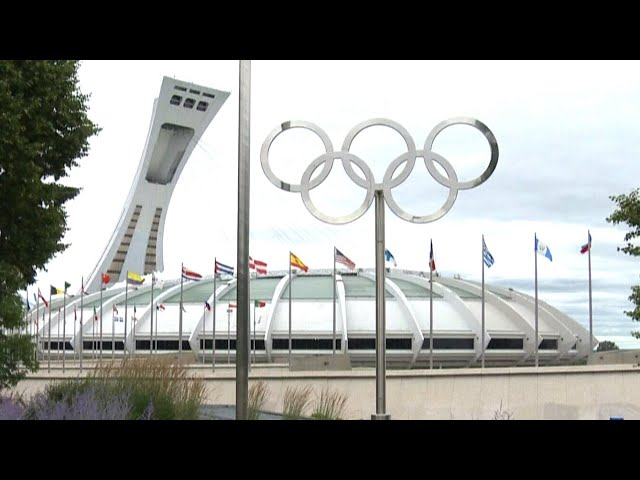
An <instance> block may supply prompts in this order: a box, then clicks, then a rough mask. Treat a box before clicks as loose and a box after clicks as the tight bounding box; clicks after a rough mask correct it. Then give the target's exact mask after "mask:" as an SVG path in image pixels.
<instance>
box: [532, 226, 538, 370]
mask: <svg viewBox="0 0 640 480" xmlns="http://www.w3.org/2000/svg"><path fill="white" fill-rule="evenodd" d="M533 239H534V245H535V248H534V250H533V257H534V259H535V260H534V265H535V267H534V270H535V290H536V306H535V337H534V340H533V343H534V344H535V349H536V350H535V352H536V367H538V237H537V234H535V233H534V234H533Z"/></svg>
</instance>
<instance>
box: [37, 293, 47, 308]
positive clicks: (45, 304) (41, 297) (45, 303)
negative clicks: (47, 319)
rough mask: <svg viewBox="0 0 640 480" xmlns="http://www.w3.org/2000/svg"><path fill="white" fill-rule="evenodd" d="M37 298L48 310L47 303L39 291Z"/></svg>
mask: <svg viewBox="0 0 640 480" xmlns="http://www.w3.org/2000/svg"><path fill="white" fill-rule="evenodd" d="M38 297H40V300H42V302H43V303H44V306H45V307H47V308H49V302H47V301H46V300H45V299H44V297H43V296H42V292H40V289H38Z"/></svg>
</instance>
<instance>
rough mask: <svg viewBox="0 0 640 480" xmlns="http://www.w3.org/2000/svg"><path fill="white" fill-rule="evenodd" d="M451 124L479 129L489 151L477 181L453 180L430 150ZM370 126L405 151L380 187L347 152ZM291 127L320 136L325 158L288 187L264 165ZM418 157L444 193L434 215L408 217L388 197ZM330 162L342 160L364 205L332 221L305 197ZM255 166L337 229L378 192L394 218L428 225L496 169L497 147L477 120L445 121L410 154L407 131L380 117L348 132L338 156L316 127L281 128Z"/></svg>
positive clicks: (445, 163) (451, 171) (356, 215)
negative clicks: (392, 136) (391, 135)
mask: <svg viewBox="0 0 640 480" xmlns="http://www.w3.org/2000/svg"><path fill="white" fill-rule="evenodd" d="M457 124H462V125H470V126H472V127H474V128H476V129H477V130H479V131H480V132H481V133H482V134H483V135H484V136H485V138H486V139H487V141H488V142H489V147H490V148H491V158H490V160H489V166H488V167H487V168H486V170H485V171H484V172H482V174H480V176H478V177H476V178H474V179H473V180H468V181H465V182H460V181H458V175H457V174H456V171H455V170H454V169H453V167H452V166H451V164H450V163H449V161H448V160H447V159H445V158H444V157H443V156H441V155H439V154H437V153H435V152H433V151H432V150H431V149H432V147H433V142H434V141H435V139H436V137H437V136H438V135H439V134H440V133H441V132H442V131H443V130H444V129H445V128H447V127H450V126H451V125H457ZM373 126H386V127H389V128H392V129H393V130H395V131H396V132H398V133H399V134H400V135H401V136H402V138H403V139H404V142H405V144H406V145H407V151H406V152H405V153H403V154H402V155H400V156H399V157H398V158H396V159H395V160H393V161H392V162H391V164H390V165H389V167H388V168H387V171H386V172H385V174H384V178H383V180H382V183H376V181H375V178H374V176H373V172H372V171H371V169H370V168H369V166H368V165H367V164H366V163H365V162H364V161H363V160H362V159H361V158H359V157H357V156H356V155H353V154H352V153H350V152H349V148H350V147H351V144H352V143H353V140H354V139H355V137H356V136H357V135H358V134H359V133H360V132H362V131H363V130H365V129H366V128H369V127H373ZM291 128H304V129H306V130H310V131H312V132H313V133H315V134H316V135H318V137H320V139H321V140H322V143H323V144H324V148H325V153H324V154H322V155H320V156H319V157H317V158H316V159H315V160H313V161H312V162H311V164H310V165H309V166H308V167H307V169H306V170H305V171H304V173H303V175H302V179H301V181H300V183H299V184H290V183H286V182H283V181H282V180H280V179H279V178H278V177H277V176H276V175H275V174H274V173H273V171H272V170H271V167H270V165H269V149H270V148H271V144H272V143H273V141H274V140H275V139H276V137H277V136H278V135H280V134H281V133H283V132H285V131H286V130H289V129H291ZM418 157H421V158H424V163H425V165H426V167H427V171H428V172H429V174H430V175H431V176H432V177H433V178H434V179H435V180H436V181H437V182H438V183H439V184H440V185H442V186H444V187H447V188H449V194H448V196H447V199H446V200H445V202H444V204H443V205H442V206H441V207H440V208H439V209H438V210H436V211H435V212H433V213H431V214H429V215H422V216H417V215H410V214H409V213H407V212H405V211H404V210H403V209H402V208H400V206H399V205H398V204H397V202H396V201H395V199H394V198H393V194H392V189H393V188H395V187H397V186H398V185H400V184H401V183H403V182H404V181H405V180H406V179H407V178H408V177H409V175H410V174H411V172H412V171H413V167H414V166H415V163H416V158H418ZM335 159H340V160H342V166H343V167H344V170H345V172H346V173H347V175H348V176H349V178H351V180H353V182H354V183H355V184H356V185H358V186H359V187H362V188H364V189H366V191H367V193H366V196H365V199H364V201H363V202H362V204H361V205H360V206H359V207H358V208H357V209H356V210H354V211H353V212H351V213H349V214H347V215H344V216H340V217H332V216H329V215H326V214H324V213H323V212H321V211H320V210H318V209H317V208H316V206H315V205H314V204H313V202H312V201H311V197H310V196H309V192H310V191H311V190H313V189H314V188H316V187H317V186H319V185H320V184H321V183H322V182H324V181H325V179H326V178H327V177H328V176H329V173H330V172H331V168H332V167H333V161H334V160H335ZM434 162H435V163H438V164H439V165H440V166H441V167H442V168H443V169H444V171H445V173H446V174H447V176H446V177H445V176H444V175H442V174H441V173H440V172H439V171H438V169H437V168H436V166H435V164H434ZM352 163H355V164H356V165H357V166H358V167H359V168H360V169H361V170H362V172H363V173H364V178H362V177H361V176H360V175H358V174H357V173H356V172H355V171H354V169H353V167H352V165H351V164H352ZM403 163H404V164H405V166H404V168H403V170H402V171H401V172H400V174H399V175H398V176H397V177H395V178H394V177H393V174H394V173H395V172H396V170H397V169H398V168H399V167H400V166H401V165H402V164H403ZM260 164H261V165H262V170H263V171H264V174H265V175H266V176H267V178H268V179H269V181H270V182H271V183H273V184H274V185H275V186H276V187H278V188H280V189H282V190H284V191H287V192H299V193H300V194H301V196H302V201H303V202H304V205H305V206H306V207H307V210H309V212H310V213H311V214H312V215H313V216H314V217H316V218H317V219H318V220H321V221H323V222H326V223H331V224H334V225H343V224H345V223H349V222H353V221H354V220H357V219H358V218H360V217H361V216H362V215H364V214H365V213H366V212H367V210H369V207H370V206H371V203H372V202H373V198H374V195H375V191H376V190H382V191H383V195H384V198H385V200H386V202H387V205H389V208H390V209H391V211H392V212H393V213H395V214H396V215H397V216H398V217H400V218H402V219H404V220H406V221H408V222H412V223H430V222H433V221H435V220H438V219H439V218H441V217H443V216H444V215H445V214H446V213H447V212H448V211H449V210H450V209H451V207H453V204H454V203H455V201H456V198H457V197H458V191H459V190H468V189H471V188H475V187H477V186H479V185H481V184H483V183H484V182H486V181H487V179H488V178H489V177H490V176H491V174H492V173H493V172H494V170H495V169H496V166H497V164H498V143H497V141H496V138H495V136H494V135H493V133H492V132H491V130H489V128H488V127H487V126H486V125H485V124H484V123H482V122H480V121H479V120H476V119H474V118H470V117H454V118H450V119H448V120H444V121H442V122H440V123H439V124H438V125H436V126H435V127H434V128H433V130H431V133H429V136H428V137H427V140H426V141H425V144H424V149H423V150H416V146H415V143H414V141H413V138H412V137H411V135H409V132H407V130H406V129H405V128H404V127H403V126H402V125H400V124H399V123H397V122H394V121H393V120H389V119H385V118H373V119H371V120H366V121H364V122H362V123H360V124H358V125H356V126H355V127H353V128H352V129H351V131H350V132H349V133H348V134H347V136H346V138H345V139H344V142H343V143H342V149H341V150H340V151H339V152H336V151H334V149H333V145H332V143H331V140H330V139H329V137H328V136H327V134H326V133H325V132H324V130H322V129H321V128H320V127H319V126H317V125H316V124H314V123H311V122H306V121H302V120H293V121H289V122H284V123H282V124H281V125H280V126H279V127H277V128H276V129H274V130H273V131H272V132H271V133H270V134H269V135H268V136H267V138H266V139H265V140H264V142H263V144H262V149H261V151H260ZM321 166H322V170H321V172H320V174H319V175H318V176H317V177H315V178H314V179H313V180H312V179H311V176H312V175H313V174H314V172H315V171H316V170H317V169H318V168H320V167H321Z"/></svg>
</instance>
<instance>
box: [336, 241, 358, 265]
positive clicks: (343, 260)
mask: <svg viewBox="0 0 640 480" xmlns="http://www.w3.org/2000/svg"><path fill="white" fill-rule="evenodd" d="M334 249H335V261H336V262H338V263H341V264H342V265H344V266H345V267H347V268H349V269H351V270H354V269H355V268H356V264H355V263H353V262H352V261H351V259H349V258H348V257H347V256H345V254H344V253H342V252H341V251H340V250H338V249H337V248H335V247H334Z"/></svg>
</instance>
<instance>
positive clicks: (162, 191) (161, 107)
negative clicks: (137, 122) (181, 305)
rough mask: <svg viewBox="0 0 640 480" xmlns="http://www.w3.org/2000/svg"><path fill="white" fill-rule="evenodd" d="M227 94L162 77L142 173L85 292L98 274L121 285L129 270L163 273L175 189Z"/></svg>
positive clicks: (96, 281)
mask: <svg viewBox="0 0 640 480" xmlns="http://www.w3.org/2000/svg"><path fill="white" fill-rule="evenodd" d="M228 97H229V92H223V91H220V90H214V89H212V88H207V87H202V86H200V85H194V84H192V83H187V82H183V81H180V80H176V79H173V78H168V77H164V78H163V80H162V87H161V88H160V95H159V96H158V98H156V99H155V101H154V104H153V114H152V116H151V126H150V128H149V134H148V136H147V143H146V145H145V147H144V151H143V153H142V158H141V159H140V164H139V165H138V170H137V172H136V175H135V177H134V178H133V182H132V184H131V189H130V190H129V195H128V196H127V200H126V201H125V204H124V208H123V209H122V214H121V216H120V219H119V220H118V223H117V225H116V227H115V229H114V231H113V234H112V235H111V238H110V239H109V242H108V243H107V245H106V248H105V249H104V252H103V253H102V256H101V258H100V260H99V261H98V263H97V265H96V266H95V268H94V269H93V272H92V273H91V276H90V277H89V281H88V282H87V283H86V288H87V290H88V291H89V292H94V291H97V290H99V288H100V274H101V273H108V274H109V276H110V279H111V280H110V282H111V283H114V282H118V281H123V280H124V279H125V277H126V274H127V273H126V272H127V271H132V272H136V273H143V274H147V273H151V272H153V271H162V270H163V269H164V262H163V254H162V245H163V236H164V222H165V219H166V216H167V208H168V207H169V202H170V201H171V195H172V194H173V189H174V188H175V186H176V183H177V182H178V178H180V173H181V172H182V169H183V168H184V166H185V164H186V163H187V160H188V159H189V156H190V155H191V152H192V151H193V149H194V148H195V146H196V145H197V143H198V141H199V140H200V137H201V136H202V134H203V133H204V131H205V130H206V129H207V127H208V126H209V124H210V123H211V120H213V117H215V116H216V114H217V113H218V110H220V107H222V105H223V104H224V102H225V100H226V99H227V98H228Z"/></svg>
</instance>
